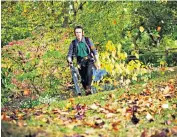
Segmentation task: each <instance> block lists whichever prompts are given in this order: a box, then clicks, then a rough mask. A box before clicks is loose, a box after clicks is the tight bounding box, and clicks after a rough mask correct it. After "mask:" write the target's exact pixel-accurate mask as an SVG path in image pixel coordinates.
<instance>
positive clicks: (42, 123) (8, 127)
mask: <svg viewBox="0 0 177 137" xmlns="http://www.w3.org/2000/svg"><path fill="white" fill-rule="evenodd" d="M176 78H177V69H175V71H174V72H166V73H165V74H164V75H157V76H156V77H155V78H153V79H151V80H149V81H148V82H147V83H146V85H150V86H149V88H152V90H153V91H152V95H150V96H147V98H148V99H149V98H152V99H153V100H154V101H156V103H157V105H156V104H155V102H154V103H153V105H152V106H153V107H154V108H153V107H152V108H151V107H147V106H146V107H145V108H141V109H145V112H144V111H142V112H137V113H136V117H137V118H138V119H139V122H138V124H133V123H132V121H131V119H132V115H131V116H130V117H129V116H128V115H127V116H125V115H123V113H124V114H128V113H125V112H123V111H124V108H125V111H126V109H128V108H131V107H130V106H131V105H132V104H131V102H130V101H132V100H134V99H136V98H137V97H138V96H139V97H143V99H144V96H140V93H142V92H143V89H145V86H144V85H145V83H136V84H133V85H131V86H130V87H129V91H127V89H125V88H120V89H115V90H112V91H105V92H99V93H97V94H93V95H90V96H82V97H76V98H74V99H68V100H61V101H55V102H53V103H51V104H49V105H46V104H42V105H38V106H36V107H35V108H34V109H32V110H30V111H29V110H27V112H28V115H27V119H25V120H23V121H25V122H26V123H27V126H18V127H17V126H16V125H19V124H18V122H19V120H17V121H16V122H17V123H15V124H9V122H8V123H7V122H4V121H3V123H2V127H3V128H2V129H3V131H4V132H3V134H4V135H8V136H10V135H13V136H27V135H28V136H29V135H30V134H33V135H34V134H35V135H40V134H43V135H44V136H46V135H47V136H71V137H72V136H73V137H74V136H76V135H78V134H79V135H80V136H91V137H94V136H105V137H107V136H113V137H114V136H121V137H122V136H131V137H133V136H135V137H136V136H141V134H142V133H143V132H144V131H146V133H147V134H148V135H155V134H157V133H158V132H159V134H160V133H161V132H162V131H163V130H165V131H166V132H165V133H166V134H167V135H168V136H171V134H170V133H169V132H168V131H169V130H170V129H171V128H173V127H174V126H175V125H177V120H176V117H175V118H172V117H173V116H175V115H177V112H176V110H175V109H173V108H172V107H173V105H175V104H176V103H177V99H176V97H173V98H170V99H166V100H161V101H159V100H156V98H155V97H154V95H155V96H157V98H158V95H161V94H159V91H158V90H160V89H161V88H164V85H167V84H168V81H169V80H170V79H174V80H176ZM175 88H176V85H175ZM157 93H158V94H157ZM123 95H125V98H123V97H122V96H123ZM158 99H161V98H160V97H159V98H158ZM140 101H141V100H140ZM145 102H146V100H145ZM163 102H164V103H168V104H169V109H161V112H159V114H158V111H157V109H158V108H159V103H160V104H163ZM94 103H96V104H99V107H98V108H97V109H88V110H86V111H85V116H84V119H82V120H78V119H75V114H76V112H77V111H76V110H75V109H74V107H75V106H76V105H77V104H80V105H82V106H83V105H84V104H86V106H91V105H93V104H94ZM147 103H149V102H147ZM114 107H115V108H116V111H115V112H110V111H113V110H114ZM100 108H102V109H103V108H106V109H108V108H109V112H108V113H107V114H106V113H101V112H100V111H98V110H99V109H100ZM54 109H59V110H60V111H61V112H56V114H54V113H53V110H54ZM151 109H152V110H151ZM159 109H160V108H159ZM39 110H40V113H39V115H34V113H36V112H37V111H38V112H39ZM118 110H120V111H118ZM153 111H154V114H153ZM63 112H65V113H67V114H62V113H63ZM147 112H151V115H152V116H153V120H152V121H150V120H147V119H146V113H147ZM111 113H113V114H115V117H109V116H110V114H111ZM25 115H26V114H25ZM116 122H117V123H116ZM119 122H120V124H118V123H119ZM170 122H171V123H170ZM10 123H13V122H12V121H10ZM113 124H114V125H115V126H113ZM23 129H25V130H23ZM20 130H23V132H19V131H20ZM7 132H8V133H9V134H7ZM155 132H156V133H155ZM20 133H21V134H20ZM79 135H78V136H79Z"/></svg>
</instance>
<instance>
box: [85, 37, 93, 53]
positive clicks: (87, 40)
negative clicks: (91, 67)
mask: <svg viewBox="0 0 177 137" xmlns="http://www.w3.org/2000/svg"><path fill="white" fill-rule="evenodd" d="M85 41H86V43H87V45H88V46H89V49H90V52H91V53H93V48H92V47H91V44H90V41H89V38H88V37H85Z"/></svg>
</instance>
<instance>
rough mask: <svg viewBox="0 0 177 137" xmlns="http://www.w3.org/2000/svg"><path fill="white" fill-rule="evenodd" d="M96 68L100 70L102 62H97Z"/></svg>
mask: <svg viewBox="0 0 177 137" xmlns="http://www.w3.org/2000/svg"><path fill="white" fill-rule="evenodd" d="M95 66H96V68H97V69H98V70H99V69H100V68H101V65H100V61H96V62H95Z"/></svg>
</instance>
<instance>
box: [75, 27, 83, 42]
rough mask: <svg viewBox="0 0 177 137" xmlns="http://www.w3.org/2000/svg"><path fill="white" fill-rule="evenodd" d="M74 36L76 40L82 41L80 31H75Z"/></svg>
mask: <svg viewBox="0 0 177 137" xmlns="http://www.w3.org/2000/svg"><path fill="white" fill-rule="evenodd" d="M75 36H76V38H77V39H78V40H81V39H82V29H76V30H75Z"/></svg>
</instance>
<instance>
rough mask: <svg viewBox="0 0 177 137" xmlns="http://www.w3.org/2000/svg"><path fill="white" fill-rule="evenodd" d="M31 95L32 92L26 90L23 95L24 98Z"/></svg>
mask: <svg viewBox="0 0 177 137" xmlns="http://www.w3.org/2000/svg"><path fill="white" fill-rule="evenodd" d="M30 94H31V91H30V90H29V89H25V90H24V91H23V95H24V96H29V95H30Z"/></svg>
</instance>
